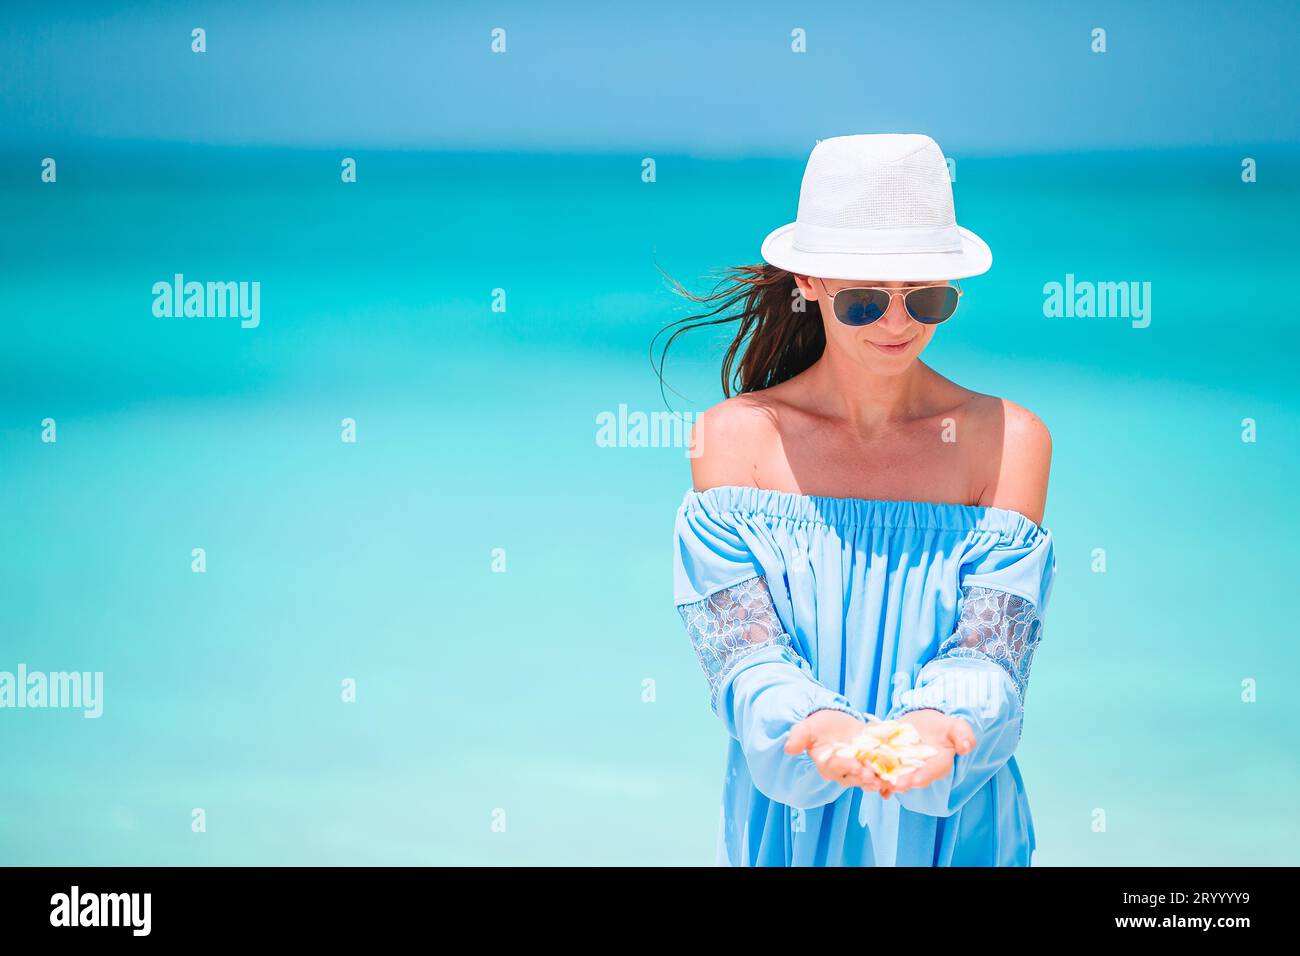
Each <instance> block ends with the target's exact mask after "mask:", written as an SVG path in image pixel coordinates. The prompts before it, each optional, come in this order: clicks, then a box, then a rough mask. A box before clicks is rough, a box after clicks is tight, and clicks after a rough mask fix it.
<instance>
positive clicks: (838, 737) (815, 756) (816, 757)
mask: <svg viewBox="0 0 1300 956" xmlns="http://www.w3.org/2000/svg"><path fill="white" fill-rule="evenodd" d="M866 728H867V725H866V724H865V723H863V722H862V721H860V720H858V719H857V718H856V717H854V716H853V715H852V714H846V713H844V712H843V711H839V710H818V711H814V712H813V713H811V714H809V715H808V716H807V717H805V718H804V719H803V720H801V721H799V723H797V724H795V725H794V728H793V729H792V730H791V731H790V736H789V738H788V739H787V740H786V742H785V752H786V753H787V754H789V755H790V756H792V757H794V756H797V755H798V754H801V753H803V752H804V751H807V752H808V756H809V757H811V758H812V761H813V763H814V764H816V765H817V772H818V773H820V774H821V775H822V776H823V777H825V778H826V779H827V780H834V781H835V782H836V783H838V784H841V785H843V786H845V787H862V788H863V789H865V790H873V791H879V790H880V788H881V785H882V784H883V783H884V781H882V780H881V779H880V777H878V776H877V775H876V772H875V771H874V770H872V769H871V768H870V767H867V766H865V765H864V764H862V763H861V762H860V761H859V760H858V759H857V758H856V757H846V756H840V755H838V754H836V753H835V748H836V747H837V746H838V745H839V744H847V743H849V742H850V741H852V740H853V739H854V738H855V737H857V736H858V734H860V733H862V731H864V730H866Z"/></svg>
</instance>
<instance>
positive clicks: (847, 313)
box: [822, 283, 961, 326]
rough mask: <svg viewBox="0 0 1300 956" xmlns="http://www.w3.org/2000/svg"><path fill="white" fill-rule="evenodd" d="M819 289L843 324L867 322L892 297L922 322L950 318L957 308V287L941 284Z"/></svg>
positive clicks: (877, 315) (883, 310) (879, 313)
mask: <svg viewBox="0 0 1300 956" xmlns="http://www.w3.org/2000/svg"><path fill="white" fill-rule="evenodd" d="M822 292H823V293H824V294H826V295H827V296H828V297H829V298H830V300H831V311H832V312H834V313H835V318H837V319H839V320H840V321H841V322H843V323H844V324H845V325H853V326H862V325H870V324H871V323H872V322H875V321H876V320H877V319H880V318H882V317H883V316H884V314H885V313H886V312H888V311H889V306H890V303H892V302H893V301H894V296H896V295H901V296H902V297H903V307H904V308H905V309H907V314H908V315H910V316H911V317H912V318H914V319H916V321H918V322H922V323H924V324H925V325H938V324H939V323H940V322H946V321H948V320H949V319H951V318H952V314H953V313H954V312H956V311H957V301H958V300H959V299H960V298H961V286H960V285H957V286H952V285H948V284H947V283H943V284H942V285H922V286H912V287H911V288H910V289H880V288H875V287H871V286H861V287H854V288H851V289H840V290H839V291H838V292H827V291H826V286H825V284H823V285H822Z"/></svg>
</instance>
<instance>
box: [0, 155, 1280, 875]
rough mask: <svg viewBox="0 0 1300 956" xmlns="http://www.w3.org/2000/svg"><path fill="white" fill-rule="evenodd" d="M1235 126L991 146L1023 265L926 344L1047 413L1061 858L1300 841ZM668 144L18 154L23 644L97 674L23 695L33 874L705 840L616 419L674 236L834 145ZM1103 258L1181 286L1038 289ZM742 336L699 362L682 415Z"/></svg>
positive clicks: (1253, 225)
mask: <svg viewBox="0 0 1300 956" xmlns="http://www.w3.org/2000/svg"><path fill="white" fill-rule="evenodd" d="M344 155H351V156H353V157H354V158H355V159H356V160H357V164H358V165H357V168H358V181H357V182H356V183H355V184H343V183H341V182H340V175H339V171H340V161H341V158H342V157H343V156H344ZM1242 155H1243V154H1242V153H1241V151H1239V150H1237V151H1234V150H1230V149H1217V150H1215V149H1206V150H1200V151H1191V152H1147V153H1088V154H1070V155H1027V156H1012V157H995V156H982V157H979V156H977V157H970V158H959V160H958V165H957V184H956V190H957V203H958V216H959V219H960V221H962V222H963V223H964V224H967V225H969V226H970V227H971V228H973V229H975V231H977V232H978V233H980V235H981V236H983V237H984V238H985V239H986V240H987V241H988V242H989V244H990V246H991V247H992V248H993V250H994V254H995V261H994V266H993V269H992V271H991V272H989V273H988V274H987V275H986V276H983V277H980V278H977V279H972V280H969V281H968V282H966V283H964V286H965V288H966V291H967V295H966V297H965V298H964V299H963V304H962V310H961V312H960V313H959V314H958V316H957V318H956V319H955V320H954V321H953V322H952V323H950V324H949V325H948V326H945V327H944V328H942V329H941V330H940V331H939V333H938V335H937V336H936V339H935V342H934V344H933V345H932V346H931V348H930V350H929V351H928V352H927V360H928V361H930V362H931V364H932V365H934V366H935V367H936V368H937V369H939V370H940V371H941V372H943V373H944V374H946V375H948V376H949V377H951V378H953V379H955V380H956V381H958V382H960V383H962V384H964V385H966V386H968V387H971V388H975V389H979V390H981V391H985V392H991V393H995V394H999V395H1003V396H1006V397H1008V398H1011V399H1013V400H1015V401H1017V402H1019V403H1021V404H1023V405H1026V406H1028V407H1029V408H1031V409H1033V410H1035V411H1036V412H1038V413H1039V414H1040V415H1041V417H1042V418H1043V419H1044V421H1046V423H1047V424H1048V426H1049V427H1050V428H1051V430H1052V433H1053V437H1054V442H1055V460H1054V466H1053V478H1052V487H1051V493H1050V498H1049V503H1048V511H1047V517H1046V520H1045V524H1047V525H1048V526H1049V527H1050V528H1051V529H1052V530H1053V532H1054V534H1055V535H1056V539H1057V547H1058V579H1057V583H1056V587H1055V590H1054V596H1053V604H1052V607H1051V609H1050V613H1049V616H1048V620H1047V630H1046V637H1045V641H1044V644H1043V646H1042V649H1041V650H1040V651H1039V653H1038V655H1037V656H1036V658H1035V665H1034V676H1033V680H1032V682H1031V685H1030V690H1029V694H1028V719H1027V724H1026V729H1025V733H1024V738H1023V743H1022V745H1021V748H1020V752H1019V758H1018V759H1019V762H1020V766H1021V770H1022V772H1023V775H1024V778H1025V782H1026V786H1027V788H1028V791H1029V795H1030V799H1031V803H1032V807H1033V813H1034V820H1035V824H1036V827H1037V838H1038V844H1039V851H1038V862H1039V863H1040V864H1045V865H1056V864H1176V865H1177V864H1194V863H1208V864H1282V863H1294V862H1295V861H1296V859H1297V854H1298V852H1300V833H1298V832H1297V825H1296V822H1295V820H1296V817H1295V812H1294V807H1295V794H1296V792H1297V786H1298V785H1300V758H1298V757H1297V748H1296V746H1295V741H1294V732H1295V725H1296V724H1295V718H1294V708H1293V706H1292V704H1293V701H1292V698H1291V693H1292V691H1293V690H1294V688H1295V687H1296V686H1297V682H1298V681H1300V664H1297V660H1298V655H1297V653H1296V644H1295V635H1294V626H1293V622H1294V619H1295V616H1296V612H1295V605H1293V604H1292V603H1291V601H1292V599H1293V598H1294V597H1295V593H1296V589H1295V586H1294V584H1293V578H1294V576H1295V567H1294V559H1293V555H1294V551H1295V548H1296V545H1297V541H1298V540H1300V520H1298V518H1297V508H1296V504H1295V500H1294V483H1295V478H1296V475H1297V473H1300V453H1298V452H1297V448H1296V439H1297V434H1298V432H1300V429H1298V428H1297V426H1298V425H1300V406H1298V405H1297V401H1296V399H1297V389H1296V384H1295V383H1296V371H1295V364H1296V359H1295V356H1296V354H1297V346H1298V345H1300V333H1298V332H1297V326H1296V319H1297V312H1298V309H1297V305H1296V302H1295V300H1294V298H1293V295H1294V291H1295V283H1294V279H1293V277H1294V273H1295V258H1294V257H1295V255H1296V252H1297V246H1296V242H1295V239H1294V230H1295V221H1296V217H1297V213H1300V185H1297V184H1300V176H1298V175H1297V173H1300V157H1297V155H1296V154H1295V153H1293V152H1284V151H1279V150H1276V149H1269V150H1264V151H1263V153H1262V154H1260V155H1256V156H1255V157H1254V158H1256V159H1257V160H1258V162H1259V181H1258V182H1256V183H1252V184H1247V183H1243V182H1242V181H1241V176H1240V170H1241V160H1242ZM641 159H642V156H641V155H634V154H631V153H628V154H608V155H560V154H538V155H527V154H515V155H511V154H499V153H496V154H492V153H482V154H473V153H421V152H352V153H342V152H337V151H277V150H271V149H265V150H263V149H238V150H237V149H218V148H211V147H204V148H201V149H200V148H198V147H193V148H185V147H176V146H161V145H152V144H149V143H135V144H123V145H118V146H113V147H109V146H96V147H84V148H80V149H77V148H70V149H65V150H61V151H59V153H58V180H57V182H56V183H54V184H45V183H42V182H41V181H40V177H39V154H36V158H33V154H31V153H30V152H23V153H22V154H21V155H20V154H18V153H17V152H10V153H5V154H3V155H0V210H3V215H2V216H0V323H2V325H0V329H2V330H3V332H2V336H3V337H2V338H0V412H2V413H0V519H2V521H3V535H2V536H0V591H2V596H0V671H14V670H16V668H17V667H18V665H19V664H25V665H26V666H27V668H28V669H29V670H43V671H61V670H77V671H102V672H103V674H104V702H103V706H104V713H103V716H102V717H100V718H99V719H94V720H91V719H84V718H83V717H82V715H81V713H80V712H78V711H75V710H68V709H63V710H58V709H44V710H41V709H24V710H6V711H0V752H3V754H4V761H3V767H4V769H3V773H2V774H0V777H2V778H3V783H2V784H0V821H2V822H0V863H3V864H79V865H84V864H92V865H104V864H288V863H305V864H325V863H360V864H390V863H391V864H435V863H463V864H503V863H519V864H552V863H553V864H638V863H640V864H700V865H708V864H711V863H712V861H713V851H714V837H715V834H716V828H717V823H718V809H717V806H718V798H719V794H720V791H721V786H722V759H723V753H724V737H723V731H722V729H721V726H720V724H718V722H717V720H716V718H715V717H714V716H713V715H712V714H711V713H710V711H709V707H708V695H707V688H706V684H705V681H704V678H703V675H702V674H701V673H700V672H699V670H698V665H697V664H696V662H695V660H694V658H693V656H692V654H691V651H690V647H689V645H688V643H687V641H686V637H685V635H684V632H683V630H682V627H681V624H680V620H679V619H678V617H677V615H676V613H675V611H674V609H673V607H672V604H671V592H670V572H671V565H670V560H671V556H670V550H669V544H670V540H671V530H672V521H673V515H674V511H675V509H676V507H677V505H678V503H679V502H680V500H681V496H682V494H683V492H684V491H685V490H686V488H687V487H688V485H689V461H688V460H687V458H686V457H685V454H684V451H683V450H682V449H680V448H648V447H603V445H602V444H601V443H599V442H598V441H597V431H598V429H597V419H598V416H600V415H601V414H602V413H615V414H617V412H618V409H619V406H620V405H626V406H627V408H628V409H629V410H631V411H632V412H638V411H639V412H644V413H650V412H655V411H662V410H663V409H664V407H665V406H664V404H663V399H662V398H661V395H660V389H659V382H658V380H657V379H656V377H655V375H654V374H653V372H652V371H651V368H650V364H649V351H648V349H649V344H650V340H651V338H652V337H653V336H654V334H655V332H656V331H657V330H658V329H659V328H660V327H661V326H662V325H664V324H665V323H666V322H668V321H670V320H672V319H674V318H677V317H680V316H682V315H685V314H687V313H686V312H685V311H684V309H683V304H682V303H681V301H680V300H678V299H675V298H674V296H673V295H672V294H671V292H670V291H669V290H668V288H667V287H666V285H665V283H664V281H663V279H662V277H661V276H660V274H659V272H658V271H657V268H656V264H657V265H658V266H661V267H662V268H663V269H665V270H666V271H667V272H668V273H669V274H671V275H672V276H674V277H675V278H678V279H680V280H682V281H683V282H685V283H686V284H687V285H688V286H690V287H692V288H694V289H703V288H705V287H707V285H708V280H707V278H706V277H707V276H708V274H710V273H712V272H716V271H718V270H720V269H722V268H724V267H725V266H727V265H731V264H738V263H743V262H751V261H756V259H757V255H758V246H759V242H760V240H761V239H762V237H763V236H764V235H765V234H766V232H767V231H768V230H769V229H771V228H773V227H774V226H776V225H778V224H780V223H782V222H785V221H788V220H789V219H791V218H793V214H794V204H795V197H796V195H797V191H798V185H799V179H800V176H801V174H802V168H803V162H802V159H801V158H792V159H789V160H776V159H770V160H748V161H744V160H728V159H704V158H692V157H689V156H658V157H657V181H656V182H654V183H649V184H648V183H643V182H642V181H641ZM176 273H183V274H184V275H185V276H186V277H187V278H189V279H196V280H199V281H208V280H212V281H249V282H252V281H256V282H259V283H260V290H261V297H260V310H261V312H260V324H259V325H258V327H257V328H255V329H242V328H240V325H239V322H238V321H237V320H234V319H219V318H214V319H198V318H158V317H155V315H154V314H153V311H152V305H153V295H152V293H151V288H152V286H153V285H154V283H156V282H159V281H169V280H171V278H172V276H173V275H174V274H176ZM1067 274H1068V275H1073V276H1074V277H1075V279H1076V280H1087V281H1097V282H1127V281H1135V282H1150V283H1151V310H1152V311H1151V322H1150V325H1149V326H1148V327H1146V328H1134V327H1132V324H1131V322H1130V321H1129V320H1127V319H1124V318H1047V317H1045V316H1044V313H1043V302H1044V293H1043V287H1044V285H1045V284H1046V283H1048V282H1053V281H1057V282H1064V281H1065V279H1066V276H1067ZM497 289H500V290H504V301H505V311H504V312H502V311H494V310H493V303H494V301H496V302H499V301H500V294H499V293H498V294H494V291H493V290H497ZM722 344H723V342H722V339H721V337H720V336H719V335H713V334H710V333H701V334H697V335H696V336H694V337H692V338H688V339H686V340H683V341H682V342H681V344H680V346H679V347H678V348H677V349H676V350H675V351H674V352H673V353H671V354H670V360H669V365H668V382H669V384H670V385H671V386H673V388H675V389H676V390H677V392H679V393H680V397H678V396H676V395H674V394H673V393H672V392H669V393H668V394H669V399H670V400H671V401H672V402H673V406H674V407H675V408H678V409H680V410H683V411H697V410H701V409H703V408H705V407H708V406H709V405H710V404H712V403H713V402H715V401H717V400H718V398H719V397H720V393H719V385H718V381H717V365H718V359H719V356H720V351H721V346H722ZM346 418H350V419H353V420H354V421H355V423H356V438H357V440H356V442H355V443H345V442H344V441H342V440H341V437H340V436H341V431H342V426H341V422H342V421H343V419H346ZM45 419H53V420H54V421H55V423H56V428H57V441H56V442H53V443H50V442H45V441H42V433H43V429H44V426H43V425H42V422H43V421H44V420H45ZM1244 419H1253V420H1254V422H1255V428H1256V437H1257V440H1256V441H1254V442H1243V441H1242V431H1243V425H1242V422H1243V420H1244ZM195 548H203V549H204V550H205V553H206V560H207V570H206V572H205V573H202V574H198V573H193V572H192V570H191V561H192V557H191V555H192V550H193V549H195ZM497 549H504V556H503V555H502V552H501V551H498V550H497ZM1096 549H1104V552H1105V561H1106V570H1105V572H1104V573H1097V572H1096V571H1095V570H1094V567H1095V566H1096V560H1097V559H1096ZM502 560H504V568H505V570H504V572H503V573H502V572H501V571H500V570H499V568H500V567H501V562H502ZM494 564H495V565H496V567H497V569H498V570H494ZM345 679H352V680H354V681H355V682H356V688H357V692H356V701H355V703H344V702H342V700H341V690H340V688H341V682H342V681H344V680H345ZM1244 682H1245V683H1244ZM1243 686H1250V687H1253V688H1254V691H1253V693H1254V699H1253V702H1246V701H1243ZM647 688H651V690H650V691H648V690H647ZM1248 696H1249V695H1248ZM195 808H202V809H203V810H204V811H205V814H206V832H202V833H196V832H193V830H192V827H191V820H192V813H193V811H194V809H195Z"/></svg>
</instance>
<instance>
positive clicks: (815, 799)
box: [665, 135, 1055, 866]
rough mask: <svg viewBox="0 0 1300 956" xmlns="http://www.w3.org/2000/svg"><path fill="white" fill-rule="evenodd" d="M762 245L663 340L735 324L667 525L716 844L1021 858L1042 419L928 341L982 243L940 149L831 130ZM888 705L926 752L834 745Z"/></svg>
mask: <svg viewBox="0 0 1300 956" xmlns="http://www.w3.org/2000/svg"><path fill="white" fill-rule="evenodd" d="M763 258H764V259H765V260H766V262H767V264H766V265H761V266H747V267H742V268H739V269H736V270H733V272H732V278H731V281H730V282H729V283H725V284H724V285H723V286H722V287H721V288H720V289H719V290H718V291H716V292H714V293H713V294H712V295H709V296H706V297H703V298H698V297H694V296H692V297H691V298H693V299H694V300H695V301H697V302H704V303H707V304H708V305H709V306H712V308H711V309H710V310H709V311H707V312H705V313H704V314H703V315H701V316H695V317H692V318H691V319H687V320H684V321H683V323H679V324H678V325H679V326H680V327H678V328H676V329H675V331H674V332H673V335H672V336H671V337H670V338H669V340H668V345H671V344H672V339H673V338H675V337H676V335H678V334H680V333H681V332H683V331H685V330H686V329H688V328H695V327H698V326H700V325H712V324H717V323H719V322H726V321H737V322H738V323H739V325H738V328H737V332H736V337H735V339H734V341H733V342H732V344H731V347H730V349H729V351H728V352H727V355H726V359H725V361H724V363H723V389H724V393H725V394H727V395H730V394H731V386H732V384H733V379H734V384H735V385H736V386H737V387H738V393H737V394H736V395H735V396H734V397H730V398H727V400H726V401H724V402H722V403H721V404H719V405H717V406H715V407H714V408H712V409H710V410H709V411H708V412H706V413H705V414H704V415H703V416H701V418H700V419H699V420H698V421H697V423H696V426H695V431H694V435H693V441H694V443H695V445H694V448H693V455H694V457H693V478H694V488H693V489H692V490H691V491H689V492H687V494H686V496H685V499H684V500H683V502H682V505H681V508H680V510H679V512H678V515H677V525H676V544H675V599H674V600H675V604H676V606H677V608H678V610H679V611H680V613H681V615H682V619H683V621H684V622H685V624H686V629H687V633H688V635H689V637H690V640H691V642H692V644H693V646H694V648H695V651H696V653H697V656H698V657H699V660H700V662H701V664H702V666H703V668H704V671H705V674H706V676H707V677H708V679H709V683H710V687H711V690H712V698H711V700H712V707H713V709H714V712H715V713H716V714H717V716H718V717H719V718H720V719H721V721H722V723H723V725H724V727H725V728H726V730H727V732H728V734H729V735H730V741H729V744H728V747H729V750H728V755H727V773H726V778H725V785H724V794H723V819H722V827H721V832H720V834H719V842H718V862H719V863H722V864H729V865H751V866H766V865H777V866H780V865H818V866H820V865H844V866H877V865H878V866H892V865H921V866H934V865H938V866H945V865H947V866H953V865H1029V864H1030V862H1031V856H1032V853H1033V850H1034V845H1035V841H1034V831H1033V823H1032V819H1031V817H1030V811H1029V804H1028V801H1027V798H1026V795H1025V789H1024V785H1023V783H1022V781H1021V776H1020V772H1019V770H1018V768H1017V766H1016V761H1015V759H1014V757H1013V756H1012V753H1013V752H1014V750H1015V748H1016V745H1017V743H1018V742H1019V739H1020V735H1021V722H1022V718H1023V712H1024V711H1023V708H1024V695H1025V690H1026V686H1027V680H1028V675H1029V667H1030V661H1031V658H1032V655H1033V651H1034V648H1035V646H1036V645H1037V643H1038V641H1039V638H1040V635H1041V622H1042V617H1043V614H1044V611H1045V608H1046V603H1047V599H1048V596H1049V593H1050V590H1051V584H1052V580H1053V578H1054V575H1055V558H1054V555H1053V549H1052V538H1051V534H1050V533H1049V532H1048V531H1047V530H1046V529H1045V528H1043V527H1042V526H1041V524H1040V523H1041V522H1042V519H1043V510H1044V506H1045V502H1046V497H1047V479H1048V469H1049V464H1050V459H1051V440H1050V437H1049V435H1048V432H1047V429H1046V428H1045V427H1044V426H1043V424H1042V422H1041V421H1039V420H1038V419H1037V418H1036V417H1035V416H1034V415H1033V414H1032V413H1030V412H1028V411H1026V410H1025V409H1024V408H1021V407H1020V406H1019V405H1015V404H1013V403H1011V402H1009V401H1006V400H1004V399H999V398H994V397H992V396H989V395H982V394H979V393H977V392H973V391H970V390H969V389H965V388H962V387H961V386H959V385H956V384H954V383H953V382H950V381H949V380H947V379H946V378H944V377H943V376H942V375H940V374H939V373H937V372H935V371H934V370H933V369H931V368H929V367H928V366H927V365H925V364H924V363H923V362H921V361H920V355H921V352H922V351H923V350H924V349H925V347H926V345H927V344H929V342H930V339H931V338H932V337H933V336H934V334H935V331H936V329H937V327H938V325H939V324H940V323H941V322H943V321H945V320H947V319H948V318H950V317H951V316H952V314H953V312H954V311H955V310H956V307H957V303H958V301H959V299H960V297H961V295H962V292H961V290H960V289H959V287H958V286H957V285H955V284H954V282H955V280H958V279H961V278H965V277H968V276H973V275H978V274H980V273H983V272H985V271H987V270H988V268H989V266H990V265H991V263H992V255H991V254H990V252H989V250H988V247H987V246H986V245H985V244H984V243H983V242H982V241H981V240H980V239H979V238H978V237H977V236H975V235H974V234H973V233H971V232H969V231H968V230H965V229H962V228H960V227H958V226H957V224H956V220H955V217H954V213H953V204H952V188H951V185H950V179H949V175H948V169H947V165H946V162H945V160H944V158H943V154H942V153H941V152H940V150H939V147H938V145H937V144H936V143H935V142H934V141H933V140H932V139H930V138H929V137H927V136H915V135H878V136H846V137H837V138H834V139H828V140H824V141H822V142H820V143H819V144H818V145H817V147H816V148H815V149H814V150H813V153H812V155H811V157H810V159H809V161H808V166H807V169H806V171H805V174H804V179H803V185H802V189H801V192H800V199H799V212H798V217H797V220H796V222H794V223H791V224H790V225H788V226H784V227H782V228H780V229H777V230H776V231H775V232H773V233H772V234H771V235H769V236H768V238H767V239H766V241H765V242H764V244H763ZM737 306H739V314H738V315H734V316H733V315H730V313H731V311H732V310H733V309H734V308H735V307H737ZM666 348H667V346H665V349H666ZM737 360H738V365H737ZM733 369H734V370H735V374H734V375H733ZM876 719H887V720H899V721H902V722H904V723H907V724H911V725H912V726H913V727H914V728H915V729H916V731H917V732H918V733H919V735H920V738H921V740H922V742H923V743H924V744H926V745H929V746H930V747H933V748H934V751H935V753H934V755H933V756H931V757H930V758H929V759H928V760H927V761H926V762H925V763H924V764H923V765H922V766H920V767H919V768H918V769H915V770H912V771H911V772H910V773H907V774H905V775H903V776H901V777H898V778H897V779H893V775H892V774H880V775H878V774H877V773H876V772H875V771H873V770H871V769H868V767H867V766H865V765H863V764H862V763H859V762H858V761H857V760H856V759H854V758H853V757H851V756H843V755H840V754H839V753H838V752H837V750H836V747H837V745H840V744H845V743H847V742H849V741H851V740H853V739H854V738H855V737H856V736H857V735H858V734H860V733H861V732H862V731H863V730H864V728H865V727H866V726H867V722H868V721H874V720H876Z"/></svg>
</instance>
